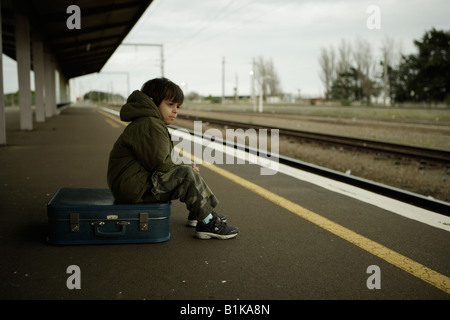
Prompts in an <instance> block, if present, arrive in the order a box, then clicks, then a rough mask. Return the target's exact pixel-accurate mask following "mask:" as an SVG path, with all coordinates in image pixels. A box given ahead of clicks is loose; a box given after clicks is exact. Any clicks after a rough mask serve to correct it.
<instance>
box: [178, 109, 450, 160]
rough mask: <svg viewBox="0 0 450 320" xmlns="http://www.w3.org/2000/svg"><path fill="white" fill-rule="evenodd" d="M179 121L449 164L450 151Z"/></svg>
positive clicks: (217, 121) (241, 124)
mask: <svg viewBox="0 0 450 320" xmlns="http://www.w3.org/2000/svg"><path fill="white" fill-rule="evenodd" d="M178 118H180V119H186V120H193V121H195V120H201V121H204V122H209V123H214V124H218V125H223V126H228V127H237V128H243V129H250V128H253V129H278V130H279V134H280V135H284V136H289V137H296V138H301V139H305V140H311V141H319V142H322V143H328V144H333V145H340V146H347V147H352V148H358V149H363V150H371V151H376V152H384V153H390V154H396V155H400V156H404V157H412V158H416V159H423V160H432V161H437V162H450V151H446V150H438V149H431V148H421V147H416V146H408V145H401V144H394V143H388V142H380V141H374V140H364V139H358V138H351V137H344V136H337V135H330V134H323V133H316V132H309V131H300V130H293V129H286V128H277V127H271V126H266V125H257V124H250V123H245V122H237V121H228V120H221V119H216V118H205V117H199V116H192V115H178Z"/></svg>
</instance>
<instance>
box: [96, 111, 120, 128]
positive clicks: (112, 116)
mask: <svg viewBox="0 0 450 320" xmlns="http://www.w3.org/2000/svg"><path fill="white" fill-rule="evenodd" d="M92 111H95V112H98V113H101V114H102V115H104V116H105V117H108V118H110V119H112V120H114V122H116V123H118V124H121V125H123V126H127V125H128V122H125V121H121V120H120V119H119V118H117V117H116V116H114V115H112V114H109V113H108V112H105V111H103V110H100V109H99V108H93V109H92Z"/></svg>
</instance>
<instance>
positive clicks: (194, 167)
mask: <svg viewBox="0 0 450 320" xmlns="http://www.w3.org/2000/svg"><path fill="white" fill-rule="evenodd" d="M191 165H192V168H193V169H194V170H195V171H197V172H200V170H199V169H198V167H197V166H196V165H195V163H194V162H192V163H191Z"/></svg>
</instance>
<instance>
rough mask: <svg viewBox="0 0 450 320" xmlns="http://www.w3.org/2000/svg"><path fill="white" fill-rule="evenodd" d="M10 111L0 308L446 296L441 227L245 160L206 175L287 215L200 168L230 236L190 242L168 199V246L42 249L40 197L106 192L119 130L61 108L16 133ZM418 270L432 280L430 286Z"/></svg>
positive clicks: (447, 239)
mask: <svg viewBox="0 0 450 320" xmlns="http://www.w3.org/2000/svg"><path fill="white" fill-rule="evenodd" d="M17 114H18V112H14V111H8V113H7V128H8V130H7V142H8V145H7V146H6V147H0V167H1V171H0V248H1V253H2V259H1V263H0V298H1V299H3V300H10V299H19V300H23V299H39V300H40V299H51V300H55V299H56V300H59V299H68V300H69V299H70V300H71V299H75V300H92V299H108V300H109V299H124V300H160V299H163V300H209V299H214V300H217V299H219V300H230V301H231V300H238V299H239V300H255V302H257V300H304V299H307V300H310V299H332V300H335V299H355V300H367V299H369V300H371V299H395V300H398V299H405V300H411V299H420V300H428V299H430V300H431V299H432V300H448V299H449V298H450V294H449V293H450V291H449V290H450V288H449V287H448V283H449V282H448V281H449V278H448V276H449V275H450V259H449V258H450V251H449V250H448V248H449V245H450V232H449V231H447V230H445V229H440V228H436V227H433V226H430V225H427V224H425V223H422V222H418V221H416V220H413V219H409V218H406V217H403V216H401V215H398V214H396V213H393V212H391V211H389V210H386V209H384V208H380V207H379V206H376V205H373V204H368V203H366V202H364V201H361V200H358V199H355V198H352V197H348V196H345V195H343V194H342V193H337V192H333V191H331V190H329V189H327V188H324V187H321V186H319V185H317V184H313V183H309V182H307V181H303V180H299V179H296V178H294V177H292V176H289V175H286V174H283V173H278V174H276V175H272V176H262V175H260V174H259V167H258V166H256V165H251V164H246V165H237V164H235V165H217V166H216V167H219V168H221V169H224V170H226V171H227V172H229V173H231V174H234V175H237V176H239V177H240V178H242V179H244V180H245V181H248V182H251V183H254V184H255V185H257V186H259V187H260V188H263V189H264V190H267V191H269V192H272V193H273V194H275V195H277V196H279V197H281V198H282V199H285V200H287V201H289V205H290V207H289V206H288V207H286V206H284V204H282V203H281V204H280V203H275V202H274V201H272V200H271V199H270V193H269V198H265V197H262V196H261V195H259V194H256V193H255V191H254V190H251V189H249V188H248V187H246V186H244V185H241V184H238V183H236V182H235V181H232V180H230V179H229V178H227V177H225V176H224V175H222V174H219V173H218V172H217V171H214V170H211V168H210V167H208V166H200V173H201V174H202V176H203V177H204V179H205V180H206V181H207V183H208V184H209V186H210V187H211V189H212V190H213V191H214V192H215V194H216V195H217V197H218V198H219V200H220V204H219V206H218V207H217V211H218V212H221V213H223V214H226V215H227V216H228V218H229V224H233V225H236V226H238V227H239V228H240V234H239V235H238V236H237V237H236V238H235V239H232V240H226V241H220V240H199V239H195V238H194V237H193V234H194V230H193V229H191V228H188V227H186V226H185V222H186V219H187V211H186V209H185V207H184V204H182V203H180V202H178V201H175V202H174V203H173V208H172V215H171V239H170V240H169V241H168V242H164V243H159V244H127V245H89V246H62V247H59V246H51V245H48V244H47V243H46V241H45V240H46V227H47V226H46V223H47V215H46V203H47V201H48V200H49V198H50V196H51V195H52V194H53V193H54V192H55V191H56V190H57V189H59V188H62V187H107V184H106V168H107V161H108V155H109V151H110V150H111V148H112V145H113V143H114V142H115V140H116V138H117V137H118V136H119V134H120V133H121V131H122V130H123V125H120V124H119V123H118V122H117V121H114V120H113V119H112V118H110V117H109V116H107V114H105V113H103V112H98V111H96V110H94V109H93V108H92V107H90V106H84V107H83V106H72V107H68V108H65V109H63V110H62V111H61V114H60V115H59V116H55V117H53V118H50V119H47V121H46V122H45V123H36V124H35V125H34V128H35V129H34V130H33V131H29V132H28V131H20V130H19V129H18V115H17ZM291 207H294V208H296V209H295V210H297V209H299V207H300V208H303V209H304V212H306V214H309V212H312V213H315V214H317V215H318V216H320V217H323V218H326V219H328V220H329V221H331V222H332V223H335V224H338V225H339V226H342V227H343V228H344V229H345V230H349V231H351V232H353V233H354V234H352V236H354V237H356V238H358V237H357V236H362V237H364V238H367V239H369V240H370V241H372V242H370V244H371V245H372V246H373V250H374V252H379V253H380V252H381V253H380V254H378V255H375V254H374V253H372V252H370V251H368V249H367V248H365V249H363V248H361V246H358V245H356V244H355V243H352V242H351V241H349V240H348V239H346V238H345V236H340V235H338V234H335V233H332V232H330V231H329V230H327V229H326V228H324V227H323V226H322V225H320V223H315V222H311V221H309V220H308V219H304V218H302V217H300V216H299V215H298V214H296V213H293V211H290V210H288V209H286V208H291ZM295 210H294V211H295ZM332 226H333V228H334V227H335V225H332ZM355 234H356V236H355ZM356 238H355V239H356ZM376 244H379V245H380V246H379V247H378V246H376ZM377 250H378V251H377ZM399 257H407V258H408V259H409V260H408V259H403V258H399ZM391 258H393V259H391ZM402 259H403V260H402ZM393 261H394V262H393ZM411 261H412V262H411ZM70 265H77V266H79V268H80V271H81V278H80V279H81V281H80V282H81V289H72V290H70V289H68V287H67V285H66V281H67V279H68V277H69V276H70V274H68V273H67V268H68V267H69V266H70ZM374 265H375V266H377V267H378V268H379V275H380V280H381V281H380V284H381V288H380V289H370V288H368V285H367V282H368V279H369V277H371V275H372V273H371V272H369V273H368V271H367V270H368V268H369V266H374ZM399 265H400V266H402V267H404V268H405V269H408V268H409V271H405V269H402V267H399ZM416 271H417V272H416ZM414 272H416V273H415V274H414ZM430 273H432V274H433V277H432V278H433V279H435V280H436V279H437V281H438V282H440V283H441V284H436V283H430V281H428V280H427V279H429V274H430ZM427 274H428V275H427ZM266 303H269V304H270V302H266Z"/></svg>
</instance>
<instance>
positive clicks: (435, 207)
mask: <svg viewBox="0 0 450 320" xmlns="http://www.w3.org/2000/svg"><path fill="white" fill-rule="evenodd" d="M179 117H180V118H184V119H194V120H202V121H208V122H210V123H217V124H223V125H227V126H238V127H240V128H259V127H261V128H265V129H270V127H265V126H255V125H253V124H252V125H250V124H246V123H240V122H230V121H224V120H219V119H211V118H202V117H196V116H194V117H193V116H185V115H183V116H179ZM169 127H171V128H173V129H180V127H178V126H175V125H170V126H169ZM275 129H278V128H275ZM183 130H187V129H186V128H183ZM187 131H188V132H189V133H190V134H191V135H195V136H198V137H201V138H206V139H209V140H210V138H209V137H207V136H205V135H204V134H203V133H201V134H200V133H198V132H195V131H193V130H187ZM288 131H291V130H288ZM280 134H281V130H280ZM356 140H358V139H356ZM214 141H215V142H216V143H221V144H223V145H227V146H229V147H230V143H231V142H230V141H226V140H223V139H219V138H217V137H215V139H214ZM361 141H363V140H361ZM347 143H349V142H347ZM233 146H234V148H235V149H239V150H245V151H247V152H252V153H253V154H258V150H255V149H253V148H251V147H249V146H242V145H238V144H237V143H235V142H233ZM372 148H373V147H372ZM265 152H267V151H265ZM444 153H445V152H444ZM416 156H417V155H416ZM447 156H449V155H448V153H447ZM444 159H447V158H445V157H444ZM278 161H279V163H282V164H284V165H287V166H290V167H294V168H297V169H300V170H303V171H306V172H310V173H314V174H317V175H319V176H322V177H327V178H329V179H333V180H336V181H340V182H343V183H347V184H349V185H353V186H356V187H359V188H361V189H364V190H368V191H371V192H374V193H376V194H380V195H383V196H387V197H389V198H392V199H396V200H399V201H402V202H405V203H409V204H411V205H414V206H417V207H420V208H423V209H426V210H429V211H433V212H436V213H440V214H443V215H446V216H450V203H448V202H445V201H441V200H437V199H434V198H432V197H426V196H423V195H420V194H417V193H413V192H409V191H406V190H402V189H399V188H395V187H391V186H388V185H385V184H382V183H378V182H375V181H371V180H367V179H363V178H359V177H356V176H352V175H349V174H345V173H342V172H339V171H336V170H332V169H328V168H324V167H321V166H317V165H314V164H311V163H307V162H304V161H300V160H297V159H293V158H290V157H286V156H282V155H278Z"/></svg>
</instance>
